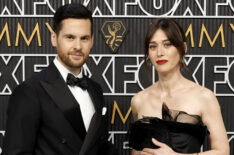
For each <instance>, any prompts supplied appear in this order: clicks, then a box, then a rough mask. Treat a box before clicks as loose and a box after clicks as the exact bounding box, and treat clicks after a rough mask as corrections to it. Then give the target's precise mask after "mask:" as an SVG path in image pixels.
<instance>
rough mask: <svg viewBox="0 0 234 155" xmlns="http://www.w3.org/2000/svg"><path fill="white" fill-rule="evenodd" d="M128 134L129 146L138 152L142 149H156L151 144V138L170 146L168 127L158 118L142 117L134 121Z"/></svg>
mask: <svg viewBox="0 0 234 155" xmlns="http://www.w3.org/2000/svg"><path fill="white" fill-rule="evenodd" d="M128 134H129V135H128V136H129V146H130V147H132V148H133V149H135V150H138V151H141V150H143V148H158V146H156V145H154V144H153V143H152V138H155V139H157V140H158V141H160V142H162V143H166V144H168V145H170V144H169V142H170V140H169V132H168V127H167V126H166V125H165V124H164V123H162V120H160V119H159V118H155V117H144V118H142V119H139V120H137V121H135V122H134V123H132V124H131V127H130V130H129V133H128Z"/></svg>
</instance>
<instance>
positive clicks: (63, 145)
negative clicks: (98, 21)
mask: <svg viewBox="0 0 234 155" xmlns="http://www.w3.org/2000/svg"><path fill="white" fill-rule="evenodd" d="M53 29H54V32H53V33H52V34H51V42H52V45H53V46H54V47H56V49H57V53H58V55H57V57H56V58H55V59H54V61H53V62H52V63H51V64H50V66H49V67H48V68H47V69H45V70H43V71H41V72H40V73H38V74H37V75H35V76H33V77H32V78H30V79H28V80H26V81H25V82H23V83H22V84H20V85H19V86H18V87H17V88H16V89H15V90H14V92H13V94H12V96H11V98H10V100H9V105H8V113H7V114H8V118H7V124H6V133H5V137H4V144H3V154H4V155H18V154H20V155H78V154H79V155H99V154H100V155H105V154H106V155H110V154H113V149H112V147H111V145H110V144H109V143H108V141H107V138H108V134H107V116H106V115H105V113H106V109H105V107H104V98H103V95H102V94H103V92H102V89H101V87H100V86H99V84H97V83H96V82H94V81H92V80H91V79H89V78H87V77H85V76H84V75H83V74H82V65H83V64H84V63H85V62H86V60H87V59H88V57H89V52H90V49H91V48H92V46H93V29H92V13H91V12H90V11H89V10H88V9H87V8H86V7H84V6H83V5H80V4H69V5H64V6H62V7H60V8H59V9H58V10H57V11H56V13H55V15H54V23H53ZM78 78H80V79H78Z"/></svg>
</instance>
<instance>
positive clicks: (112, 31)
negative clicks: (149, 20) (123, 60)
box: [102, 20, 126, 53]
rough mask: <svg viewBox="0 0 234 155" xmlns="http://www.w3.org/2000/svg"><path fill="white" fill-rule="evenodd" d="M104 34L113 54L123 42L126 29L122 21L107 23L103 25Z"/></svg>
mask: <svg viewBox="0 0 234 155" xmlns="http://www.w3.org/2000/svg"><path fill="white" fill-rule="evenodd" d="M102 34H103V36H104V38H105V41H106V44H107V45H108V47H110V49H111V50H112V52H113V53H116V52H117V50H118V48H119V46H120V45H121V43H122V42H123V38H124V36H125V34H126V28H125V26H124V24H123V22H122V21H119V20H115V21H105V22H104V24H103V25H102Z"/></svg>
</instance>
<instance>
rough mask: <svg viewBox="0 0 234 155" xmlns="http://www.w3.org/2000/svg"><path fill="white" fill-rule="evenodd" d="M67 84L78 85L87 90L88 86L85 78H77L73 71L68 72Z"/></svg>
mask: <svg viewBox="0 0 234 155" xmlns="http://www.w3.org/2000/svg"><path fill="white" fill-rule="evenodd" d="M67 84H68V85H70V86H78V87H80V88H82V89H83V90H86V89H87V88H88V84H87V81H86V79H85V78H76V77H75V76H74V75H73V74H71V73H68V75H67Z"/></svg>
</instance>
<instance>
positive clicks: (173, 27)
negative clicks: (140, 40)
mask: <svg viewBox="0 0 234 155" xmlns="http://www.w3.org/2000/svg"><path fill="white" fill-rule="evenodd" d="M159 29H161V30H162V31H163V32H164V33H165V34H166V36H167V37H168V40H169V41H170V42H171V44H172V45H174V46H175V47H176V48H177V50H178V51H179V54H180V69H181V70H183V69H186V66H185V63H184V59H183V58H184V55H185V53H186V47H185V44H184V43H185V42H186V37H185V33H184V31H183V29H182V28H181V26H180V25H179V24H178V23H177V22H176V21H174V20H172V19H167V18H160V19H156V20H153V21H152V22H151V23H150V25H149V27H148V30H147V33H146V36H145V42H144V54H145V65H146V68H147V71H148V73H149V66H150V65H149V62H148V55H149V53H148V50H149V42H150V40H151V38H152V37H153V35H154V33H155V32H156V31H157V30H159Z"/></svg>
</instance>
